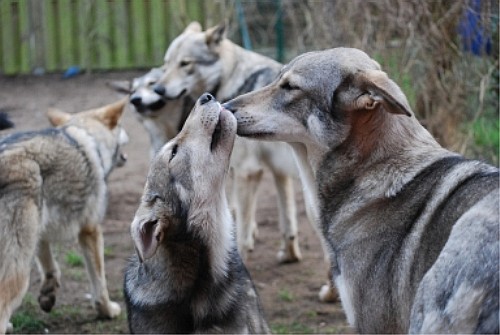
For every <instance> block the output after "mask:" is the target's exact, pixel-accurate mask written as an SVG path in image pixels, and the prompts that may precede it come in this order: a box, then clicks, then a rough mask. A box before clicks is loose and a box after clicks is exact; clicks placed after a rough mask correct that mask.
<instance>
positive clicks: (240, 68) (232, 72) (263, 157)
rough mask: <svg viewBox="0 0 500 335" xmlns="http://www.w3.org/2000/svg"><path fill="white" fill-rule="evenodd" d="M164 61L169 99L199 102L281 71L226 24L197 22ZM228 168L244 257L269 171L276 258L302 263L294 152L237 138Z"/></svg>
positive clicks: (328, 291) (323, 295)
mask: <svg viewBox="0 0 500 335" xmlns="http://www.w3.org/2000/svg"><path fill="white" fill-rule="evenodd" d="M164 61H165V64H164V66H163V69H164V71H165V74H164V75H163V77H162V78H161V79H160V81H159V82H158V84H160V83H162V84H163V85H164V88H165V89H164V92H165V97H166V98H167V99H177V98H180V97H184V96H191V97H193V98H195V99H196V98H197V97H198V96H199V95H200V94H202V93H203V92H211V93H212V94H213V95H214V96H215V97H216V98H217V99H218V100H219V101H227V100H229V99H231V98H234V97H235V96H237V95H240V94H243V93H246V92H250V91H253V90H255V89H257V88H260V87H263V86H265V85H267V84H269V83H270V82H271V81H272V80H274V78H275V77H276V76H277V75H278V73H279V71H280V69H281V67H282V64H280V63H278V62H276V61H274V60H272V59H271V58H268V57H265V56H262V55H259V54H257V53H255V52H252V51H248V50H245V49H243V48H241V47H240V46H238V45H237V44H235V43H233V42H231V41H230V40H229V39H227V38H226V25H225V24H224V23H222V24H219V25H217V26H215V27H212V28H209V29H207V30H206V31H202V30H201V26H200V24H199V23H198V22H193V23H191V24H190V25H189V26H188V27H187V28H186V29H185V30H184V32H183V33H182V34H181V35H179V36H178V37H177V38H176V39H175V40H174V41H173V42H172V43H171V44H170V46H169V48H168V50H167V52H166V54H165V59H164ZM230 165H231V168H232V172H233V177H234V179H233V185H232V191H231V198H230V201H231V206H232V208H234V210H235V218H236V225H237V234H238V238H237V240H238V246H239V248H240V251H241V253H242V256H243V258H244V259H245V258H246V255H247V252H248V251H251V250H253V248H254V236H255V235H256V234H257V224H256V220H255V212H256V202H257V191H258V186H259V184H260V181H261V180H262V176H263V171H264V168H266V167H267V168H268V169H269V171H270V172H271V173H272V175H273V177H274V181H275V185H276V189H277V195H278V211H279V226H280V231H281V246H280V250H279V252H278V260H279V261H280V262H296V261H299V260H300V259H301V258H302V255H301V252H300V248H299V243H298V227H297V213H296V203H295V196H294V190H293V177H296V176H298V171H297V166H296V163H295V160H294V157H293V154H292V153H291V151H290V148H289V147H288V146H287V145H286V144H285V143H278V142H275V143H269V142H260V141H249V140H246V139H243V138H240V137H238V138H236V141H235V145H234V151H233V154H232V157H231V163H230ZM308 194H310V192H305V195H306V197H305V202H306V211H307V216H308V218H309V221H311V222H312V221H315V219H316V218H317V214H316V213H315V212H314V211H313V210H314V208H315V207H314V206H312V205H311V203H312V200H311V199H309V197H307V195H308ZM314 227H315V228H316V225H314ZM318 235H319V232H318ZM325 254H327V253H326V252H325ZM336 298H337V293H336V292H335V291H334V290H332V287H331V286H330V285H326V286H324V287H323V288H322V289H321V291H320V299H321V300H323V301H334V300H336Z"/></svg>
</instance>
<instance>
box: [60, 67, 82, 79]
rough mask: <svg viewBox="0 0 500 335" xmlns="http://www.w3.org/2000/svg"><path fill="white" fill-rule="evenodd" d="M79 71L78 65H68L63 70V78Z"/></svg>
mask: <svg viewBox="0 0 500 335" xmlns="http://www.w3.org/2000/svg"><path fill="white" fill-rule="evenodd" d="M79 73H80V67H79V66H76V65H75V66H70V67H68V69H67V70H66V71H65V72H64V74H63V78H65V79H66V78H71V77H74V76H76V75H78V74H79Z"/></svg>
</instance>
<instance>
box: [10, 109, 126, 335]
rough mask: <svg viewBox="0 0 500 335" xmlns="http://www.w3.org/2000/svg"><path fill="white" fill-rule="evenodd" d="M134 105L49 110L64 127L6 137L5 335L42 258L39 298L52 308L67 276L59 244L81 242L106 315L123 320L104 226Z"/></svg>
mask: <svg viewBox="0 0 500 335" xmlns="http://www.w3.org/2000/svg"><path fill="white" fill-rule="evenodd" d="M125 105H126V100H122V101H119V102H117V103H114V104H111V105H108V106H105V107H101V108H97V109H93V110H90V111H85V112H80V113H76V114H68V113H64V112H61V111H57V110H52V111H49V119H50V121H51V123H52V124H53V125H54V126H57V127H56V128H48V129H46V130H41V131H33V132H19V133H15V134H12V135H10V136H7V137H5V138H2V139H1V140H0V213H1V217H0V259H1V262H0V333H2V334H3V333H5V331H6V329H7V326H8V321H9V318H10V316H11V314H12V313H13V311H14V309H15V308H16V307H17V306H19V305H20V303H21V300H22V298H23V296H24V294H25V292H26V290H27V288H28V284H29V277H30V269H31V264H32V261H33V260H34V258H35V257H36V258H37V260H38V264H39V269H40V274H41V278H42V287H41V291H40V296H39V298H38V301H39V303H40V307H41V308H42V309H43V310H45V311H47V312H48V311H50V310H51V309H52V307H53V306H54V304H55V298H56V291H57V288H58V287H59V282H60V276H61V273H60V271H59V267H58V265H57V263H56V261H55V259H54V258H53V256H52V253H51V247H50V245H51V243H52V242H57V241H63V240H72V239H75V238H76V237H78V241H79V242H80V246H81V247H82V250H83V253H84V256H85V261H86V267H87V272H88V274H89V278H90V282H91V287H92V293H93V301H94V304H95V307H96V309H97V311H98V313H99V314H100V315H101V316H105V317H110V318H112V317H116V316H117V315H118V314H120V306H119V305H118V304H117V303H115V302H112V301H110V300H109V297H108V290H107V287H106V278H105V273H104V257H103V256H104V249H103V238H102V233H101V229H100V226H99V225H100V223H101V221H102V220H103V218H104V215H105V212H106V190H107V187H106V178H107V176H108V174H109V173H110V172H111V170H112V169H113V167H114V166H120V165H123V164H124V163H125V158H126V157H125V156H124V155H123V154H122V152H121V150H120V146H121V145H122V144H124V143H125V142H126V141H127V140H128V138H127V135H126V133H125V132H124V130H123V129H122V128H121V127H120V126H119V119H120V117H121V115H122V112H123V108H124V106H125Z"/></svg>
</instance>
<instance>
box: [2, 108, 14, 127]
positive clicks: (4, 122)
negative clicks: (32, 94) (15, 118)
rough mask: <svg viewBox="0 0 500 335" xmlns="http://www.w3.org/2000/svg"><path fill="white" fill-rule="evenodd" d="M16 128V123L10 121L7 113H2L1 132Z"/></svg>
mask: <svg viewBox="0 0 500 335" xmlns="http://www.w3.org/2000/svg"><path fill="white" fill-rule="evenodd" d="M12 127H14V123H13V122H12V121H11V120H9V117H8V116H7V114H6V113H3V112H0V130H4V129H7V128H12Z"/></svg>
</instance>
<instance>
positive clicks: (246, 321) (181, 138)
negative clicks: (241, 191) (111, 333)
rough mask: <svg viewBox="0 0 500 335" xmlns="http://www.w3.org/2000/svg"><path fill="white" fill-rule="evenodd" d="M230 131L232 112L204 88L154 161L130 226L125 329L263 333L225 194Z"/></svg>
mask: <svg viewBox="0 0 500 335" xmlns="http://www.w3.org/2000/svg"><path fill="white" fill-rule="evenodd" d="M235 137H236V120H235V118H234V116H233V115H232V114H231V113H230V112H229V111H227V110H224V109H222V108H221V105H220V104H219V103H218V102H217V101H216V100H215V99H214V98H213V97H212V96H211V95H210V94H204V95H203V96H201V97H200V99H199V100H198V103H197V104H196V106H195V108H194V109H193V111H192V112H191V114H190V115H189V117H188V119H187V121H186V124H185V125H184V127H183V129H182V131H181V132H180V133H179V134H178V135H177V136H176V137H175V138H174V139H173V140H171V141H170V142H168V143H167V144H166V145H165V146H164V147H163V148H162V150H161V151H160V152H159V153H158V154H157V155H156V157H155V159H154V160H153V163H152V165H151V168H150V171H149V174H148V177H147V181H146V186H145V188H144V193H143V197H142V201H141V204H140V206H139V208H138V210H137V212H136V215H135V217H134V221H133V222H132V225H131V234H132V238H133V241H134V244H135V246H136V250H137V255H136V256H135V257H133V258H132V259H131V261H130V262H129V264H128V266H127V270H126V273H125V280H124V291H125V300H126V304H127V310H128V320H129V327H130V331H131V332H133V333H169V334H171V333H232V334H237V333H268V332H269V328H268V326H267V323H266V321H265V319H264V317H263V314H262V310H261V307H260V302H259V298H258V295H257V292H256V290H255V287H254V286H253V283H252V280H251V278H250V275H249V274H248V272H247V270H246V268H245V266H244V264H243V262H242V260H241V258H240V255H239V253H238V250H237V246H236V239H235V234H234V229H235V227H234V224H233V221H232V217H231V213H230V210H229V206H228V203H227V200H226V195H225V178H226V175H227V172H228V169H229V160H230V155H231V151H232V148H233V143H234V139H235ZM207 167H209V168H207Z"/></svg>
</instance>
